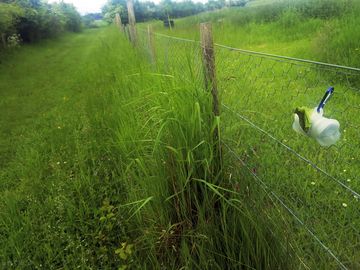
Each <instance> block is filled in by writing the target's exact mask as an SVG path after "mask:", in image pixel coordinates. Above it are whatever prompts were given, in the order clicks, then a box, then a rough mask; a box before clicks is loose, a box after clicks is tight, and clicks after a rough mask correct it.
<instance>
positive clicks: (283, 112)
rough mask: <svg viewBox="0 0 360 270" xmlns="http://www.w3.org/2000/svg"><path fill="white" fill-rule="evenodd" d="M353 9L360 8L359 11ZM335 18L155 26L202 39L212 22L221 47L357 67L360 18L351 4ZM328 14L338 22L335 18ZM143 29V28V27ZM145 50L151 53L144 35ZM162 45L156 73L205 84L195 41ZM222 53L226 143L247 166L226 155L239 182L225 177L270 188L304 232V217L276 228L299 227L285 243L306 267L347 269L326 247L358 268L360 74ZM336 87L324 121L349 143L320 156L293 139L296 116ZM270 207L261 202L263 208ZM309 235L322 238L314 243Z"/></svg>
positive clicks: (223, 16)
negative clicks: (338, 127)
mask: <svg viewBox="0 0 360 270" xmlns="http://www.w3.org/2000/svg"><path fill="white" fill-rule="evenodd" d="M308 2H312V3H315V2H318V3H323V4H326V1H323V2H321V1H308ZM329 2H331V1H329ZM350 2H351V1H349V2H348V3H350ZM339 3H340V2H339ZM344 3H345V2H343V3H340V5H343V4H344ZM352 3H353V4H354V6H352V7H353V9H354V10H357V8H358V6H357V3H356V2H354V1H353V2H352ZM332 4H334V3H332ZM313 7H315V8H316V6H315V5H314V6H313ZM315 8H314V9H315ZM277 9H280V11H279V10H277ZM334 10H336V8H335V9H334ZM334 10H332V9H328V10H326V9H321V12H324V13H323V14H322V15H321V14H320V15H321V16H320V15H319V14H318V15H316V13H315V11H314V14H315V15H316V16H315V15H314V16H308V17H305V18H302V17H300V16H301V12H302V11H301V8H298V9H293V8H291V9H286V8H285V9H283V7H281V6H278V7H277V6H276V5H275V7H274V6H266V5H264V6H261V5H259V7H257V8H255V9H254V8H253V7H251V8H247V9H228V10H222V11H217V12H214V13H204V14H200V15H198V16H193V17H189V18H183V19H179V20H176V21H175V28H173V29H165V28H163V26H162V22H154V23H153V25H154V26H155V32H157V33H162V34H167V35H169V36H175V37H183V38H188V39H193V40H198V39H199V27H198V24H199V23H200V22H204V21H212V22H213V28H214V39H215V42H217V43H219V44H224V45H228V46H233V47H237V48H242V49H250V50H255V51H262V52H267V53H273V54H280V55H285V56H293V57H300V58H309V59H312V60H320V61H325V62H330V63H335V64H342V65H349V66H353V67H358V66H359V63H360V62H359V61H358V59H359V58H358V57H359V54H358V50H359V49H358V48H359V46H360V43H359V41H358V39H356V40H355V39H353V38H350V35H352V34H350V33H353V30H354V29H358V27H356V26H355V24H357V21H358V18H357V17H356V16H355V13H353V11H354V10H352V11H349V10H348V7H347V6H346V5H345V4H344V6H343V10H342V11H341V12H338V13H336V12H335V11H334ZM340 10H341V9H340ZM265 12H268V13H270V14H273V17H271V18H270V17H269V18H268V21H266V18H263V17H261V16H262V15H264V13H265ZM327 12H328V14H331V15H329V16H328V17H327V16H325V15H326V14H325V13H327ZM333 12H335V13H333ZM248 14H250V15H248ZM269 16H270V15H269ZM249 17H250V18H249ZM140 27H142V29H144V25H141V26H140ZM328 31H331V32H333V33H336V34H330V33H329V32H328ZM141 33H143V32H141ZM143 43H145V45H144V48H145V51H146V50H147V47H146V36H144V40H143ZM155 46H156V49H157V50H156V54H157V59H158V66H159V67H161V68H162V70H163V71H164V72H169V73H170V74H177V76H182V78H183V80H184V81H185V80H187V79H188V78H195V79H196V80H199V81H201V72H200V74H196V75H195V76H192V74H189V73H187V70H188V69H187V67H188V66H190V65H191V66H193V67H194V69H195V70H201V58H200V56H199V51H200V49H199V48H198V45H196V43H191V42H185V41H180V40H172V39H168V38H165V37H163V36H155ZM215 52H216V60H217V61H216V67H217V78H218V84H219V91H220V97H221V101H222V102H223V103H224V104H226V106H227V107H230V109H231V110H229V109H227V108H226V107H223V108H222V117H221V119H222V121H221V123H222V128H223V129H222V135H223V136H222V138H223V140H224V142H225V145H228V146H230V149H231V150H232V151H235V152H236V154H237V156H238V158H239V159H240V160H239V159H237V158H236V157H234V156H233V155H232V153H231V151H227V159H228V160H233V162H234V163H233V167H234V168H239V167H240V168H242V172H241V174H240V175H236V174H234V173H233V172H232V170H231V169H230V170H229V171H227V174H228V175H230V178H231V177H233V178H235V179H237V180H234V181H239V182H240V183H241V181H242V179H249V178H252V179H253V183H252V184H251V187H254V185H257V184H258V182H259V180H261V181H263V182H265V184H266V185H267V186H268V187H269V188H270V190H271V191H273V192H274V193H275V194H276V195H277V196H278V197H279V198H280V199H281V201H282V202H283V203H284V204H285V205H286V206H287V207H289V208H290V209H291V210H292V213H293V214H295V215H297V217H298V218H299V219H300V220H301V221H302V222H303V224H305V226H299V223H298V222H296V218H291V219H290V221H289V220H283V221H282V222H278V225H279V226H281V225H280V224H282V223H283V224H287V225H283V226H284V227H285V229H284V231H287V229H288V228H291V229H290V231H292V233H289V235H288V236H287V237H288V240H289V241H290V243H291V244H290V245H291V246H292V248H293V249H294V250H295V253H296V254H298V255H299V256H300V263H299V264H300V265H302V267H305V268H306V267H310V268H312V269H337V268H338V267H339V264H338V262H336V259H334V258H332V256H331V255H329V254H328V253H327V252H326V248H324V246H326V247H327V248H330V250H331V251H332V252H333V253H334V254H335V256H336V257H338V259H339V260H340V261H341V262H343V267H347V268H349V269H357V268H359V263H360V261H359V259H358V258H359V253H358V242H359V238H358V235H359V228H360V227H359V226H360V220H359V219H358V213H359V211H358V208H359V202H358V200H359V197H358V191H359V190H360V186H359V182H358V175H359V173H360V171H359V168H358V165H357V164H358V158H357V157H358V156H359V154H360V153H359V144H358V140H357V138H358V137H359V132H358V127H359V124H360V123H359V119H358V118H357V117H356V115H357V114H358V111H359V106H358V104H359V102H360V100H359V99H360V97H359V90H360V85H359V82H360V80H359V78H360V74H359V72H358V71H354V72H353V71H350V70H346V69H339V68H327V67H325V66H318V65H314V64H306V63H300V62H297V61H286V60H283V59H282V60H281V59H273V58H269V57H258V56H254V55H251V54H246V53H241V52H236V51H231V50H228V49H226V48H221V47H216V49H215ZM189 54H190V55H191V56H189ZM189 59H190V60H189ZM179 71H181V72H180V73H179ZM195 73H196V72H195ZM329 86H335V89H336V91H335V96H334V98H333V99H332V100H331V101H330V102H329V105H327V107H326V108H325V114H326V115H327V116H328V117H330V118H335V119H337V120H339V122H340V123H341V133H342V137H341V140H340V142H338V143H337V145H336V146H334V147H330V148H322V147H321V146H320V145H317V144H316V142H315V141H313V140H310V139H306V138H304V137H301V136H299V135H297V134H295V133H294V131H293V130H292V128H291V125H292V112H293V110H294V109H295V108H296V107H297V106H301V105H303V106H308V107H315V106H317V104H318V102H319V101H320V99H321V97H322V96H323V94H324V92H325V90H326V89H327V88H328V87H329ZM234 112H235V113H234ZM239 115H240V117H239ZM244 119H246V120H244ZM248 121H250V122H251V123H250V122H248ZM253 125H256V126H257V127H256V126H253ZM258 128H261V129H263V130H265V131H266V132H267V134H265V133H264V132H262V131H261V130H259V129H258ZM269 134H270V135H271V136H273V137H269V136H268V135H269ZM274 138H275V139H276V140H274ZM282 144H285V145H286V147H290V148H291V151H289V149H288V148H286V147H284V145H282ZM225 149H227V147H225ZM227 150H229V149H227ZM225 152H226V151H225ZM294 153H297V154H294ZM298 154H299V155H301V157H302V158H305V160H302V158H299V156H298ZM243 163H245V164H243ZM230 168H231V166H230ZM319 169H322V171H319ZM254 178H255V179H254ZM239 179H241V180H239ZM256 183H257V184H256ZM349 189H351V190H352V191H355V192H352V191H351V190H349ZM250 192H251V189H250ZM260 197H261V196H260ZM259 201H261V199H260V198H259ZM267 205H268V203H267V202H266V201H265V202H263V207H264V208H266V207H267ZM280 205H281V203H280ZM268 211H269V212H270V214H269V216H271V217H272V218H274V216H276V215H275V214H274V211H272V210H271V209H268ZM276 211H277V210H276ZM286 212H287V211H286V210H285V211H284V213H286ZM290 216H291V215H290ZM281 218H283V217H281ZM281 218H279V219H278V221H279V220H281ZM275 219H276V218H275ZM305 227H306V228H305ZM286 228H287V229H286ZM307 229H309V230H311V231H312V232H313V233H314V234H315V235H316V237H317V239H314V237H311V236H309V232H308V231H307ZM294 232H295V234H294ZM319 241H320V242H321V243H319ZM322 245H323V246H322ZM310 254H311V255H310ZM301 261H302V262H304V264H305V265H306V266H304V265H303V264H302V262H301Z"/></svg>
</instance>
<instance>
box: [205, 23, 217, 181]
mask: <svg viewBox="0 0 360 270" xmlns="http://www.w3.org/2000/svg"><path fill="white" fill-rule="evenodd" d="M200 39H201V51H202V60H203V67H204V79H205V88H206V90H207V91H210V92H211V95H212V109H213V113H214V116H215V117H217V116H219V115H220V108H219V98H218V89H217V83H216V69H215V54H214V41H213V36H212V27H211V23H201V24H200ZM213 139H214V161H215V162H214V166H213V169H212V170H213V174H214V176H216V177H220V173H221V168H222V151H221V145H220V134H219V129H218V127H216V128H215V130H214V133H213Z"/></svg>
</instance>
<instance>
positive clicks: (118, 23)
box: [115, 13, 124, 32]
mask: <svg viewBox="0 0 360 270" xmlns="http://www.w3.org/2000/svg"><path fill="white" fill-rule="evenodd" d="M115 24H116V26H118V27H119V28H120V30H121V31H122V32H124V27H123V24H122V21H121V16H120V14H119V13H116V15H115Z"/></svg>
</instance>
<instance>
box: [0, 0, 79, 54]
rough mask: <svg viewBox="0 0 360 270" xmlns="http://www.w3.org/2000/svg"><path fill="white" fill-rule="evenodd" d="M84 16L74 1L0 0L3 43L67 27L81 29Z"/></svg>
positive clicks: (27, 39) (55, 32)
mask: <svg viewBox="0 0 360 270" xmlns="http://www.w3.org/2000/svg"><path fill="white" fill-rule="evenodd" d="M81 27H82V18H81V15H80V14H79V13H78V11H77V10H76V8H75V7H74V6H73V5H72V4H67V3H64V2H62V1H61V2H59V3H53V4H49V3H47V2H45V1H42V0H0V37H1V45H2V46H1V47H2V48H6V47H11V46H16V45H18V43H19V42H20V41H23V42H34V41H37V40H39V39H43V38H49V37H54V36H57V35H59V34H60V33H62V32H64V31H72V32H79V31H81Z"/></svg>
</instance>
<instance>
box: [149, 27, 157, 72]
mask: <svg viewBox="0 0 360 270" xmlns="http://www.w3.org/2000/svg"><path fill="white" fill-rule="evenodd" d="M147 35H148V44H149V53H150V61H151V64H153V65H155V62H156V55H155V46H154V37H153V35H154V34H153V29H152V26H151V25H148V26H147Z"/></svg>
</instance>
